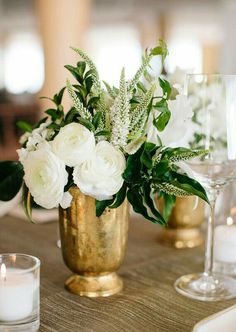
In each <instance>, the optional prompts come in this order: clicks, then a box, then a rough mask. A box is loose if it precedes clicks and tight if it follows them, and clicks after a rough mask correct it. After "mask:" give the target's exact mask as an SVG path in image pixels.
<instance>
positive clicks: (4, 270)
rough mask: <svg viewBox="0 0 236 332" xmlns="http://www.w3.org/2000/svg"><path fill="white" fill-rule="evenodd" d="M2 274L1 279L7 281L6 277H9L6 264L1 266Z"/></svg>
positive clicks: (0, 272) (0, 271)
mask: <svg viewBox="0 0 236 332" xmlns="http://www.w3.org/2000/svg"><path fill="white" fill-rule="evenodd" d="M0 274H1V278H2V279H3V280H4V281H5V280H6V275H7V268H6V265H5V264H2V265H1V268H0Z"/></svg>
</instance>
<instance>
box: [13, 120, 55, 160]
mask: <svg viewBox="0 0 236 332" xmlns="http://www.w3.org/2000/svg"><path fill="white" fill-rule="evenodd" d="M49 124H50V123H49V122H46V123H41V125H40V126H39V127H38V128H36V129H34V130H33V131H32V132H31V133H28V132H27V133H25V134H24V135H22V136H21V138H20V141H19V143H20V144H22V145H23V144H25V143H26V141H27V143H26V147H25V148H21V149H19V150H17V153H18V155H19V160H20V162H21V163H23V162H24V160H25V159H26V158H27V156H28V153H29V152H31V151H34V150H37V149H39V148H40V146H41V145H45V144H48V143H47V140H48V139H50V137H51V136H52V135H53V134H54V131H53V130H52V129H48V128H47V126H48V125H49Z"/></svg>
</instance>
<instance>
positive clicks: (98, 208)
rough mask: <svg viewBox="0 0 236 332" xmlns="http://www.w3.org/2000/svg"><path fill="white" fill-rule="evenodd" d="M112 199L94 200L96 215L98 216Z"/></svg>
mask: <svg viewBox="0 0 236 332" xmlns="http://www.w3.org/2000/svg"><path fill="white" fill-rule="evenodd" d="M113 201H114V198H112V199H107V200H104V201H98V200H96V216H97V217H100V216H101V215H102V214H103V212H104V210H105V209H106V207H108V206H109V205H110V204H112V203H113Z"/></svg>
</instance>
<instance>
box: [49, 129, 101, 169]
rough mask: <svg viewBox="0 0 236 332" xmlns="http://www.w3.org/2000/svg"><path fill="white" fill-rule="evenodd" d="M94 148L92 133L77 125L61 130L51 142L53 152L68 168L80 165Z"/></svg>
mask: <svg viewBox="0 0 236 332" xmlns="http://www.w3.org/2000/svg"><path fill="white" fill-rule="evenodd" d="M94 148H95V138H94V135H93V133H92V132H91V131H89V130H88V129H87V128H86V127H84V126H83V125H81V124H79V123H70V124H68V125H66V126H65V127H63V128H61V130H60V132H59V134H58V135H57V136H56V137H55V138H54V140H53V141H52V150H53V152H54V153H55V154H56V155H57V156H58V157H59V158H60V159H61V160H63V161H64V163H65V164H66V165H67V166H70V167H73V166H76V165H80V164H81V163H82V162H83V161H84V160H86V159H87V158H90V156H91V155H92V154H93V153H94Z"/></svg>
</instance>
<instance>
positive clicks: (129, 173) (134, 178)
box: [123, 144, 144, 183]
mask: <svg viewBox="0 0 236 332" xmlns="http://www.w3.org/2000/svg"><path fill="white" fill-rule="evenodd" d="M143 148H144V144H143V145H142V146H141V148H140V149H139V150H138V151H137V152H136V153H135V154H133V155H130V156H129V157H128V159H127V164H126V169H125V171H124V173H123V178H124V179H125V181H126V182H128V183H139V182H141V181H142V179H141V176H140V172H141V166H142V165H141V161H140V156H141V154H142V152H143Z"/></svg>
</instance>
